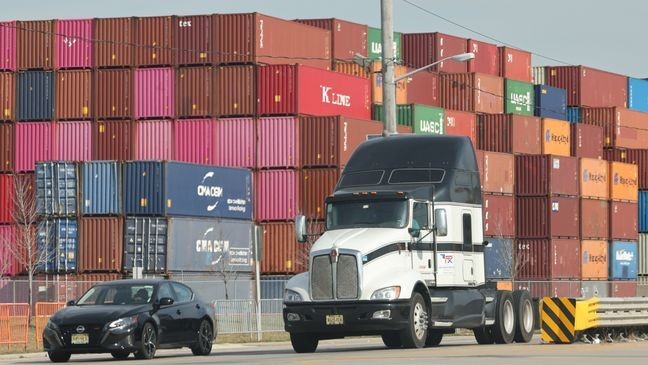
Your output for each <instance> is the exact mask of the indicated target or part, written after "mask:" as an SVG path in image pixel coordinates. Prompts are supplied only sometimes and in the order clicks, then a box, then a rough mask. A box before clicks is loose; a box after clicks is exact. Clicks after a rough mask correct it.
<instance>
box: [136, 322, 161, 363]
mask: <svg viewBox="0 0 648 365" xmlns="http://www.w3.org/2000/svg"><path fill="white" fill-rule="evenodd" d="M156 350H157V332H156V331H155V327H153V325H152V324H151V323H150V322H147V323H145V324H144V327H143V328H142V340H141V343H140V349H139V350H138V351H137V352H136V353H135V358H137V359H143V360H148V359H152V358H153V357H155V351H156Z"/></svg>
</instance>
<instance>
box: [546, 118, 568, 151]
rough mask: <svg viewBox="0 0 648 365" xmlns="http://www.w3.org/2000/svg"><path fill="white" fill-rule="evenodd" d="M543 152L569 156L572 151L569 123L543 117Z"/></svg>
mask: <svg viewBox="0 0 648 365" xmlns="http://www.w3.org/2000/svg"><path fill="white" fill-rule="evenodd" d="M542 136H543V138H542V153H543V154H546V155H559V156H569V155H570V153H571V129H570V127H569V123H567V122H564V121H561V120H558V119H551V118H542Z"/></svg>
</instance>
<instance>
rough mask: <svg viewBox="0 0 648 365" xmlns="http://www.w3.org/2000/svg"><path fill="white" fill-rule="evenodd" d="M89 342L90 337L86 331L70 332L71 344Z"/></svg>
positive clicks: (85, 343)
mask: <svg viewBox="0 0 648 365" xmlns="http://www.w3.org/2000/svg"><path fill="white" fill-rule="evenodd" d="M88 342H90V338H89V337H88V334H87V333H73V334H72V344H73V345H87V344H88Z"/></svg>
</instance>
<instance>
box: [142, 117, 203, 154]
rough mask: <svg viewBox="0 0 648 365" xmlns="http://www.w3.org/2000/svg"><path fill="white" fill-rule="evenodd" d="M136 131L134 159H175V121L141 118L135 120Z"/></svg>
mask: <svg viewBox="0 0 648 365" xmlns="http://www.w3.org/2000/svg"><path fill="white" fill-rule="evenodd" d="M134 132H135V137H134V138H133V159H135V160H172V159H173V137H172V136H173V121H170V120H139V121H136V122H135V128H134ZM194 143H195V141H194ZM212 143H213V142H212Z"/></svg>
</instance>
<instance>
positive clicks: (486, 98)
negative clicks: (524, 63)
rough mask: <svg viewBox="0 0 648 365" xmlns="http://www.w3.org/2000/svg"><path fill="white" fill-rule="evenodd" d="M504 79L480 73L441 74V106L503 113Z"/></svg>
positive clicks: (468, 110)
mask: <svg viewBox="0 0 648 365" xmlns="http://www.w3.org/2000/svg"><path fill="white" fill-rule="evenodd" d="M503 95H504V79H502V78H501V77H498V76H492V75H487V74H480V73H474V72H473V73H461V74H443V75H442V76H441V106H442V107H444V108H446V109H453V110H462V111H467V112H473V113H493V114H502V113H504V98H503Z"/></svg>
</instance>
